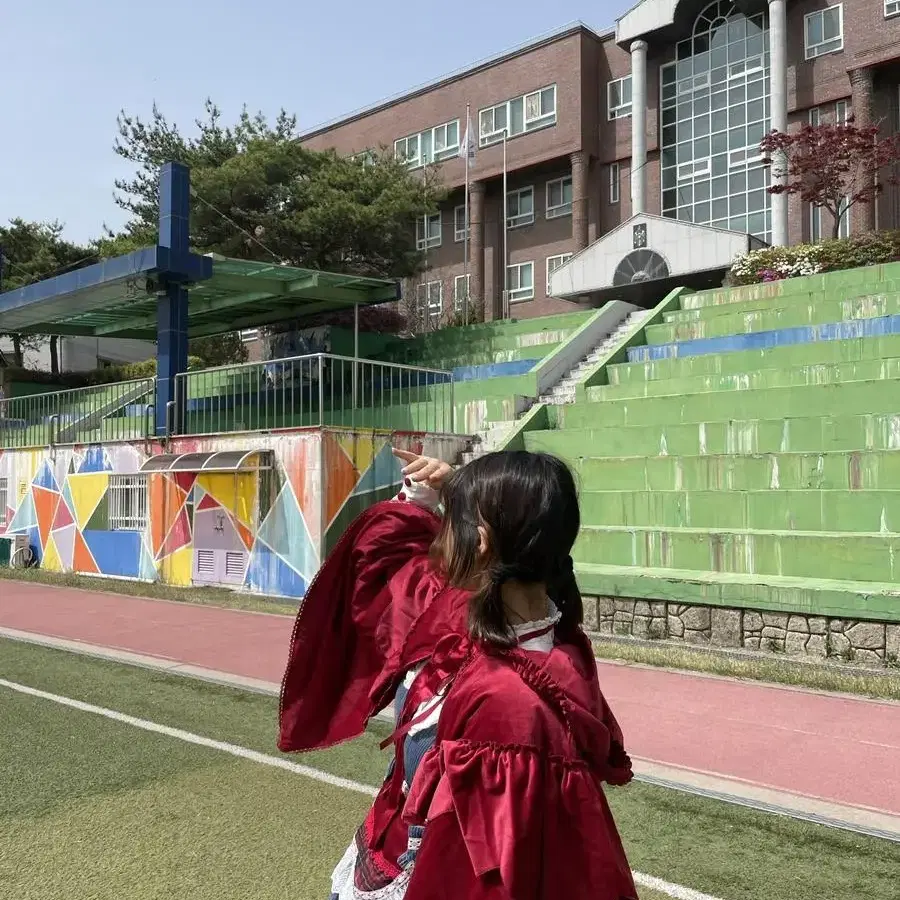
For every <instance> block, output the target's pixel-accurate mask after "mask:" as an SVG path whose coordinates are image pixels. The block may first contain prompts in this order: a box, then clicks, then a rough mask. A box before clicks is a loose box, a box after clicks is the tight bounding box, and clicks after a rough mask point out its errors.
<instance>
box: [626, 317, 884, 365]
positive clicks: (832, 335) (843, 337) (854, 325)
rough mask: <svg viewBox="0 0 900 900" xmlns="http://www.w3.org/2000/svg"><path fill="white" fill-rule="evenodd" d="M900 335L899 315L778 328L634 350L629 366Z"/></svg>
mask: <svg viewBox="0 0 900 900" xmlns="http://www.w3.org/2000/svg"><path fill="white" fill-rule="evenodd" d="M888 334H900V314H897V315H893V316H879V317H877V318H874V319H853V320H852V321H848V322H829V323H827V324H825V325H803V326H801V327H798V328H779V329H777V330H775V331H756V332H753V333H752V334H729V335H726V336H724V337H714V338H699V339H698V340H695V341H680V342H677V343H674V344H655V345H652V346H643V347H631V348H629V350H628V361H629V362H647V361H648V360H651V359H675V358H676V357H679V358H680V357H685V356H707V355H708V354H710V353H737V352H739V351H741V350H767V349H769V348H770V347H786V346H790V345H791V344H812V343H815V342H817V341H849V340H853V339H854V338H870V337H883V336H885V335H888Z"/></svg>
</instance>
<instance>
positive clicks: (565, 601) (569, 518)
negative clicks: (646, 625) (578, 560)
mask: <svg viewBox="0 0 900 900" xmlns="http://www.w3.org/2000/svg"><path fill="white" fill-rule="evenodd" d="M442 499H443V504H444V521H443V524H442V526H441V531H440V533H439V534H438V537H437V539H436V541H435V547H434V550H435V554H436V555H437V556H438V558H439V560H440V562H441V563H442V565H443V566H444V568H445V570H446V574H447V577H448V579H449V581H450V583H451V584H453V585H454V586H457V587H473V588H474V591H475V593H474V595H473V597H472V599H471V601H470V603H469V633H470V634H471V636H472V637H473V638H474V639H475V640H478V641H482V642H485V643H488V644H492V645H495V646H499V647H511V646H514V645H515V643H516V638H515V634H514V632H513V629H512V627H511V626H510V624H509V622H508V621H507V618H506V614H505V612H504V609H503V603H502V600H501V595H500V588H501V586H502V585H503V583H504V582H506V581H513V580H515V581H520V582H523V583H525V584H529V583H530V584H534V583H543V584H546V585H547V592H548V593H549V595H550V597H551V598H552V599H553V601H554V602H555V603H556V605H557V607H558V608H559V610H560V612H561V613H562V620H561V622H560V628H561V629H563V630H565V629H574V628H577V627H578V626H579V625H580V624H581V622H582V617H583V612H582V605H581V594H580V592H579V590H578V585H577V584H576V582H575V575H574V573H573V571H572V557H571V556H570V553H571V551H572V545H573V544H574V543H575V538H576V537H577V536H578V529H579V527H580V516H579V511H578V492H577V490H576V488H575V479H574V478H573V477H572V473H571V472H570V471H569V469H568V467H567V466H566V464H565V463H564V462H562V460H559V459H557V458H556V457H554V456H550V455H548V454H545V453H528V452H526V451H505V452H500V453H489V454H486V455H485V456H481V457H479V458H478V459H475V460H473V461H472V462H470V463H469V464H468V465H466V466H463V467H462V468H460V469H458V470H457V471H456V472H455V473H454V474H453V475H452V476H451V477H450V478H449V479H448V480H447V482H446V484H445V485H444V488H443V492H442ZM479 525H482V526H484V527H485V528H486V529H487V532H488V543H489V558H488V560H487V561H484V560H479V557H478V545H479V533H478V526H479Z"/></svg>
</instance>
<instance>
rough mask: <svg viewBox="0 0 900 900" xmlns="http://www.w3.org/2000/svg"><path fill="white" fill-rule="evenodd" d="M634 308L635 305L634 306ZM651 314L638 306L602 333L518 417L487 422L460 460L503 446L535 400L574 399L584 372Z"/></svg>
mask: <svg viewBox="0 0 900 900" xmlns="http://www.w3.org/2000/svg"><path fill="white" fill-rule="evenodd" d="M632 309H633V307H632ZM649 315H650V310H644V309H639V310H635V311H634V312H632V313H630V314H629V315H628V316H627V317H626V318H624V319H622V320H621V321H620V322H619V324H617V325H616V326H615V328H613V329H612V330H611V331H609V332H608V333H607V334H605V335H603V336H602V337H601V338H600V339H599V340H598V341H597V343H596V344H595V345H594V346H593V347H592V348H591V349H590V351H589V352H588V353H586V354H585V355H584V356H583V357H582V358H581V359H580V360H579V361H578V362H577V363H576V365H574V366H572V368H571V369H569V370H568V371H567V372H563V373H562V375H561V376H560V377H559V379H558V380H557V381H556V383H555V384H551V385H549V390H547V391H546V392H545V393H543V394H541V395H540V397H538V398H537V399H536V400H531V399H527V400H526V401H525V402H524V403H523V404H522V409H521V411H520V413H519V415H518V416H517V417H516V418H515V419H502V420H499V421H488V422H485V423H484V425H483V427H481V428H479V429H477V430H476V431H475V433H474V435H473V440H472V443H471V445H470V447H469V449H468V450H467V451H465V452H464V453H463V454H462V456H461V460H460V461H461V462H463V463H466V462H471V461H472V460H473V459H475V458H476V457H479V456H483V455H484V454H485V453H490V452H491V451H493V450H496V449H497V448H498V447H500V446H502V445H503V443H504V442H505V440H506V438H507V437H508V436H509V434H510V432H511V431H512V430H513V428H514V427H515V425H516V422H517V421H518V420H519V419H521V418H522V416H524V415H526V414H527V413H528V411H529V410H530V409H531V408H532V407H533V406H534V404H535V403H547V404H551V405H554V406H561V405H563V404H566V403H574V402H575V386H576V385H577V384H578V382H579V381H580V380H581V379H582V378H583V377H584V374H585V372H587V371H588V370H589V369H592V368H594V367H595V366H596V365H597V363H598V362H599V361H600V360H601V359H603V358H604V357H605V356H606V355H607V354H608V353H609V351H610V350H611V349H612V348H613V347H614V346H616V344H618V343H619V342H620V341H621V340H622V337H623V335H624V334H626V333H627V332H628V331H630V330H632V329H633V328H635V327H636V326H637V324H638V323H639V322H641V321H643V320H644V319H645V318H646V317H647V316H649Z"/></svg>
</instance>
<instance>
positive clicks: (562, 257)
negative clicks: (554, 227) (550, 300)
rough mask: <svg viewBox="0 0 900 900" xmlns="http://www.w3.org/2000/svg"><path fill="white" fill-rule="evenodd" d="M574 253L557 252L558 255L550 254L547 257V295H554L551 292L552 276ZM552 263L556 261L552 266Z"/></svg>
mask: <svg viewBox="0 0 900 900" xmlns="http://www.w3.org/2000/svg"><path fill="white" fill-rule="evenodd" d="M572 256H573V254H571V253H557V254H556V256H548V257H547V296H548V297H552V296H553V295H552V294H551V293H550V276H551V275H552V274H553V273H554V272H555V271H556V270H557V269H559V268H562V266H564V265H565V264H566V263H567V262H568V261H569V260H570V259H571V258H572ZM550 263H556V265H554V266H552V267H551V265H550Z"/></svg>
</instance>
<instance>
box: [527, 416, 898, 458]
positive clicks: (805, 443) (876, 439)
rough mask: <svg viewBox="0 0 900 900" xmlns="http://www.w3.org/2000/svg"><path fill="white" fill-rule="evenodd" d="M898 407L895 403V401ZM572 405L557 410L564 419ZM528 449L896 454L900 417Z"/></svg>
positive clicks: (690, 430) (601, 430)
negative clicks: (879, 452)
mask: <svg viewBox="0 0 900 900" xmlns="http://www.w3.org/2000/svg"><path fill="white" fill-rule="evenodd" d="M898 405H900V402H898ZM577 409H578V404H576V405H575V406H565V407H562V408H561V409H560V410H559V414H558V415H559V418H560V419H568V417H569V414H570V413H572V412H575V411H577ZM525 439H526V445H527V446H528V448H529V449H535V450H546V451H547V452H548V453H556V455H558V456H562V457H563V458H570V459H571V458H573V457H576V456H595V457H596V456H616V457H618V456H648V457H649V456H668V455H671V456H706V455H707V454H717V455H719V454H740V455H746V454H758V453H823V452H842V453H853V452H856V451H860V450H897V449H900V414H892V415H883V416H876V415H844V416H811V417H805V418H804V417H800V418H780V419H762V418H761V419H750V420H743V419H736V420H733V421H730V422H697V423H689V424H683V425H676V424H671V423H670V424H651V425H638V426H629V427H624V428H623V427H621V426H618V425H615V426H607V427H600V426H593V427H590V426H588V427H580V428H574V427H566V428H565V429H558V430H554V431H535V432H530V433H528V434H526V435H525Z"/></svg>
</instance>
